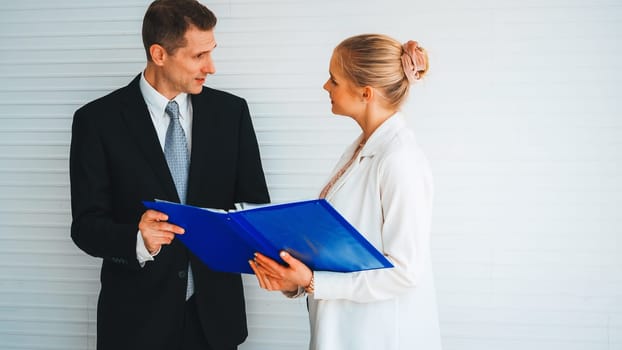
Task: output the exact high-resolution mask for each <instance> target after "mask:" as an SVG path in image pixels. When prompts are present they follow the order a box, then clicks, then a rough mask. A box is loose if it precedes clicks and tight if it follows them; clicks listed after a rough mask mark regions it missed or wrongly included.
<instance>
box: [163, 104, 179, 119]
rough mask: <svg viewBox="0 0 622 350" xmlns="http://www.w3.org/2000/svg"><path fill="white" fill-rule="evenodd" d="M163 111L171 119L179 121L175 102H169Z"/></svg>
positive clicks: (177, 107)
mask: <svg viewBox="0 0 622 350" xmlns="http://www.w3.org/2000/svg"><path fill="white" fill-rule="evenodd" d="M165 111H166V114H168V116H169V117H170V118H171V119H179V106H178V105H177V102H175V101H169V102H168V104H167V105H166V109H165Z"/></svg>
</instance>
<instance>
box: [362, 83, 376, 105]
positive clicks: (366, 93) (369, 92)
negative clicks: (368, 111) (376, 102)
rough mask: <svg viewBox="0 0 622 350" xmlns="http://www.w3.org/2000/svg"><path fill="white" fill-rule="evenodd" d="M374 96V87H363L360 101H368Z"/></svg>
mask: <svg viewBox="0 0 622 350" xmlns="http://www.w3.org/2000/svg"><path fill="white" fill-rule="evenodd" d="M373 97H374V89H373V88H372V87H371V86H365V87H363V93H362V101H363V102H369V101H371V100H372V98H373Z"/></svg>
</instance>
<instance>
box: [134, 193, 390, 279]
mask: <svg viewBox="0 0 622 350" xmlns="http://www.w3.org/2000/svg"><path fill="white" fill-rule="evenodd" d="M143 203H144V205H145V206H146V207H147V208H149V209H154V210H157V211H160V212H163V213H165V214H167V215H168V217H169V220H168V221H169V222H170V223H173V224H175V225H178V226H181V227H183V228H184V229H185V233H184V234H183V235H177V236H176V238H177V239H179V240H180V241H181V242H182V243H184V244H185V245H186V246H187V247H188V249H190V251H192V252H193V253H194V254H195V255H196V256H197V257H199V259H201V261H203V263H205V264H206V265H207V266H208V267H209V268H211V269H212V270H215V271H221V272H235V273H249V274H252V273H253V271H252V270H251V268H250V266H249V265H248V260H250V259H252V258H253V254H254V253H255V252H259V253H262V254H264V255H266V256H268V257H270V258H272V259H274V260H276V261H279V262H281V263H283V261H282V260H281V258H280V257H279V252H280V251H281V250H285V251H287V252H289V253H290V254H291V255H292V256H294V257H295V258H297V259H299V260H301V261H302V262H304V263H305V265H307V266H308V267H309V268H311V269H312V270H314V271H335V272H352V271H362V270H372V269H380V268H387V267H393V265H392V264H391V262H389V260H387V259H386V258H385V256H384V255H382V254H381V253H380V252H379V251H378V250H377V249H376V248H375V247H374V246H372V245H371V243H369V242H368V241H367V240H366V239H365V238H364V237H363V236H362V235H361V234H360V233H359V232H358V231H357V230H356V229H355V228H354V227H353V226H352V225H351V224H350V223H348V222H347V221H346V220H345V219H344V218H343V217H342V216H341V215H340V214H339V213H338V212H337V211H336V210H335V208H333V207H332V206H331V205H330V204H329V203H328V202H327V201H326V200H324V199H317V200H309V201H301V202H291V203H285V204H277V205H268V206H264V207H259V208H253V209H247V210H239V211H233V212H219V211H214V210H209V209H205V208H199V207H194V206H190V205H183V204H179V203H172V202H165V201H155V202H150V201H145V202H143Z"/></svg>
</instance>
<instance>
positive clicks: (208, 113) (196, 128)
mask: <svg viewBox="0 0 622 350" xmlns="http://www.w3.org/2000/svg"><path fill="white" fill-rule="evenodd" d="M191 98H192V151H191V152H190V170H189V173H188V191H187V193H188V198H187V199H188V203H189V204H192V202H193V196H194V194H197V193H201V192H200V191H196V190H193V188H194V187H195V186H203V185H206V184H209V183H210V180H211V179H212V176H210V171H209V170H210V169H209V165H214V166H215V165H216V164H218V160H217V157H216V152H218V150H219V148H220V147H222V144H219V143H218V142H219V140H220V136H219V135H217V133H218V130H220V128H219V127H218V125H217V123H218V119H219V118H217V116H218V113H220V111H219V109H218V105H219V104H218V103H214V101H213V95H212V94H211V93H210V91H209V89H207V88H204V89H203V92H202V93H201V94H198V95H191Z"/></svg>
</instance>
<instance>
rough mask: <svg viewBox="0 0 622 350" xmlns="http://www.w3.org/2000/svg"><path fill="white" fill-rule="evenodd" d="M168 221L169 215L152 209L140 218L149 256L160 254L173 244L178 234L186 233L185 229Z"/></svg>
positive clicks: (140, 227) (140, 226) (139, 226)
mask: <svg viewBox="0 0 622 350" xmlns="http://www.w3.org/2000/svg"><path fill="white" fill-rule="evenodd" d="M167 220H168V215H166V214H164V213H162V212H159V211H155V210H151V209H150V210H147V211H146V212H144V213H143V215H142V216H141V217H140V222H139V223H138V229H139V230H140V234H141V235H142V236H143V241H145V248H147V251H149V254H152V255H153V254H155V253H157V252H159V251H160V249H161V248H162V246H163V245H167V244H171V242H172V241H173V239H174V238H175V235H176V234H180V235H181V234H183V233H184V229H183V228H181V227H179V226H177V225H173V224H170V223H168V222H167Z"/></svg>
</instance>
